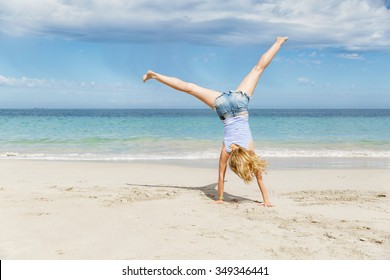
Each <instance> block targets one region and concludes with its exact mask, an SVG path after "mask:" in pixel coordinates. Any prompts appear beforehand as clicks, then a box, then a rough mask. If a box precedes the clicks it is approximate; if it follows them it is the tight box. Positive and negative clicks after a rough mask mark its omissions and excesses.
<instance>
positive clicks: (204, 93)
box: [143, 70, 221, 109]
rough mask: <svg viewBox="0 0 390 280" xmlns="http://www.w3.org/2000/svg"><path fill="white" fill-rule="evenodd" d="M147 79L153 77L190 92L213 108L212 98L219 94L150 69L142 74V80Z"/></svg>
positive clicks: (172, 86) (177, 88) (174, 87)
mask: <svg viewBox="0 0 390 280" xmlns="http://www.w3.org/2000/svg"><path fill="white" fill-rule="evenodd" d="M149 79H155V80H157V81H159V82H160V83H163V84H165V85H167V86H169V87H171V88H173V89H176V90H179V91H183V92H186V93H188V94H191V95H192V96H194V97H196V98H198V99H199V100H201V101H203V102H204V103H206V104H207V105H208V106H209V107H211V109H213V108H214V105H213V104H214V100H215V98H217V97H218V96H219V95H221V93H220V92H218V91H215V90H210V89H207V88H203V87H200V86H198V85H196V84H193V83H187V82H184V81H182V80H180V79H178V78H175V77H169V76H164V75H161V74H158V73H155V72H153V71H151V70H149V71H148V72H147V73H146V74H145V75H144V76H143V81H144V82H146V81H147V80H149Z"/></svg>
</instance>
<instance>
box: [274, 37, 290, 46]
mask: <svg viewBox="0 0 390 280" xmlns="http://www.w3.org/2000/svg"><path fill="white" fill-rule="evenodd" d="M287 40H288V37H276V42H278V43H280V45H283V43H284V42H286V41H287Z"/></svg>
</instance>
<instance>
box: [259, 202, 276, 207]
mask: <svg viewBox="0 0 390 280" xmlns="http://www.w3.org/2000/svg"><path fill="white" fill-rule="evenodd" d="M260 206H264V207H274V206H273V205H272V204H271V202H269V201H266V202H262V203H260Z"/></svg>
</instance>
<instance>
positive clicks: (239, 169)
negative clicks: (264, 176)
mask: <svg viewBox="0 0 390 280" xmlns="http://www.w3.org/2000/svg"><path fill="white" fill-rule="evenodd" d="M236 146H237V148H235V149H232V152H231V153H230V157H229V166H230V169H231V170H232V171H233V172H234V173H236V174H237V175H238V177H240V178H241V179H243V180H244V182H245V183H246V184H248V183H250V182H251V181H252V179H253V176H255V173H256V172H257V171H258V170H260V171H261V172H265V170H266V168H267V166H268V163H267V162H266V161H265V160H262V159H260V158H259V157H258V156H257V155H256V154H255V152H253V151H248V150H247V149H245V148H243V147H241V146H238V145H236Z"/></svg>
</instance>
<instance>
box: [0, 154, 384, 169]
mask: <svg viewBox="0 0 390 280" xmlns="http://www.w3.org/2000/svg"><path fill="white" fill-rule="evenodd" d="M262 158H263V159H265V160H266V161H268V162H269V169H272V170H273V169H275V170H279V169H390V158H387V157H381V158H378V157H262ZM0 161H27V162H28V161H31V162H34V161H37V162H91V163H93V162H102V163H123V164H125V163H137V164H152V165H173V166H183V165H184V166H188V167H206V168H210V167H213V168H218V158H206V159H131V160H130V159H129V160H125V159H116V160H114V159H88V158H84V159H75V158H69V159H52V158H47V159H43V158H37V159H33V158H14V157H13V156H7V157H0Z"/></svg>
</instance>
